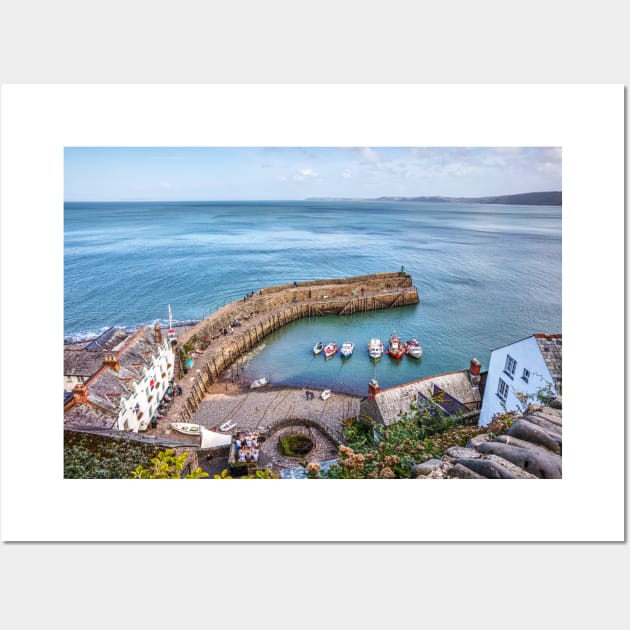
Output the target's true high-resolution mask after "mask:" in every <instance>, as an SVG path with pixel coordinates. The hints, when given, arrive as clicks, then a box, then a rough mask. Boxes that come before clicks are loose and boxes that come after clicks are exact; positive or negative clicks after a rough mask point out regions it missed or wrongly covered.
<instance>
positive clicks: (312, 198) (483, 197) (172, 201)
mask: <svg viewBox="0 0 630 630" xmlns="http://www.w3.org/2000/svg"><path fill="white" fill-rule="evenodd" d="M561 192H562V190H534V191H527V192H519V193H500V194H489V195H475V196H467V195H458V196H456V197H453V196H449V195H435V194H433V195H380V196H378V197H337V196H335V195H318V196H313V197H295V198H284V199H282V198H260V197H257V198H251V199H242V198H241V199H236V198H234V199H137V198H128V199H125V198H122V199H64V200H63V202H64V203H181V202H192V203H204V202H221V203H222V202H226V201H316V200H328V199H330V200H338V201H345V200H348V201H382V200H384V199H414V198H419V199H420V198H424V197H427V198H429V197H430V198H434V199H485V198H488V197H510V196H516V195H528V194H537V193H538V194H539V193H561Z"/></svg>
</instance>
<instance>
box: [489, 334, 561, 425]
mask: <svg viewBox="0 0 630 630" xmlns="http://www.w3.org/2000/svg"><path fill="white" fill-rule="evenodd" d="M546 389H548V390H549V391H550V392H553V393H554V394H561V393H562V335H543V334H536V335H532V336H531V337H527V338H525V339H521V340H520V341H516V342H514V343H511V344H510V345H508V346H503V347H502V348H497V349H496V350H493V351H492V353H491V354H490V364H489V366H488V377H487V380H486V388H485V392H484V396H483V401H482V404H481V414H480V416H479V425H480V426H483V425H486V424H489V423H490V422H491V421H492V418H493V417H494V415H495V414H497V413H504V412H505V411H514V410H516V411H521V412H522V411H524V409H525V408H526V407H527V402H523V401H522V398H523V396H532V397H535V395H536V393H537V392H539V391H540V390H546ZM530 402H531V401H530Z"/></svg>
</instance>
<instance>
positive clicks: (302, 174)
mask: <svg viewBox="0 0 630 630" xmlns="http://www.w3.org/2000/svg"><path fill="white" fill-rule="evenodd" d="M311 177H318V173H316V172H315V171H314V170H313V169H312V168H301V169H300V170H299V171H298V172H297V173H295V174H294V175H293V181H296V182H303V181H306V180H307V179H309V178H311Z"/></svg>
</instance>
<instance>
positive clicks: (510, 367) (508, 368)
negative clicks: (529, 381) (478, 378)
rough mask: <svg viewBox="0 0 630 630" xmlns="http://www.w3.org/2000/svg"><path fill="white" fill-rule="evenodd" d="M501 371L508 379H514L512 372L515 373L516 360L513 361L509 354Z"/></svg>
mask: <svg viewBox="0 0 630 630" xmlns="http://www.w3.org/2000/svg"><path fill="white" fill-rule="evenodd" d="M503 371H504V372H505V373H506V374H507V375H508V376H509V377H510V378H514V372H516V359H513V358H512V357H511V356H510V355H509V354H508V355H507V359H506V360H505V368H503Z"/></svg>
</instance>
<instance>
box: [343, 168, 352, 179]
mask: <svg viewBox="0 0 630 630" xmlns="http://www.w3.org/2000/svg"><path fill="white" fill-rule="evenodd" d="M341 177H343V178H344V179H352V171H351V170H350V169H349V168H347V169H345V170H344V171H343V173H341Z"/></svg>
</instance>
